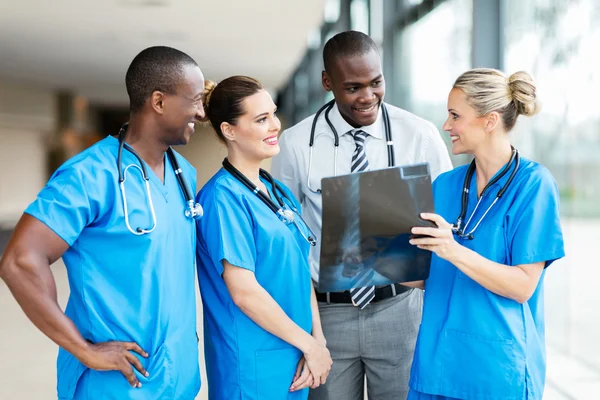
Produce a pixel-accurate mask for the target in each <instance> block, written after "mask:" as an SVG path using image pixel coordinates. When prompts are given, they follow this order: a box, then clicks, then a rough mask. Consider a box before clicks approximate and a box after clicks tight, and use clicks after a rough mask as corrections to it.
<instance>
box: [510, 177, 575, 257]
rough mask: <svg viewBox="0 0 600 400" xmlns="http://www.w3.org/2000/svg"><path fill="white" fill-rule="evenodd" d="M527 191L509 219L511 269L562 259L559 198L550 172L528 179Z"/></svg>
mask: <svg viewBox="0 0 600 400" xmlns="http://www.w3.org/2000/svg"><path fill="white" fill-rule="evenodd" d="M526 187H527V188H528V190H526V191H524V192H521V194H520V195H519V197H518V201H519V203H520V204H519V207H517V208H516V209H515V211H514V212H513V213H512V214H511V215H509V218H512V219H513V221H512V223H511V224H509V226H510V229H509V233H508V235H507V237H508V238H512V240H510V242H509V245H510V246H511V252H510V256H511V258H512V259H511V265H522V264H533V263H536V262H542V261H545V263H546V265H545V266H546V267H547V266H549V265H550V264H551V263H552V262H553V261H554V260H556V259H558V258H561V257H563V256H564V250H563V239H562V230H561V226H560V218H559V194H558V187H557V186H556V182H555V181H554V179H553V178H552V176H551V175H550V172H549V171H548V170H547V169H545V168H543V167H541V166H540V167H539V168H538V169H537V171H536V174H532V175H531V176H530V177H529V182H528V184H527V185H526Z"/></svg>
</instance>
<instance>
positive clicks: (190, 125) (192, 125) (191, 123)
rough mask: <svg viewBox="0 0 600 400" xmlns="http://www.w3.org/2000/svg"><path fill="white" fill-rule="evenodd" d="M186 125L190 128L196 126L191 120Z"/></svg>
mask: <svg viewBox="0 0 600 400" xmlns="http://www.w3.org/2000/svg"><path fill="white" fill-rule="evenodd" d="M188 126H189V127H190V128H192V129H194V127H195V126H196V124H194V123H193V122H190V123H189V124H188Z"/></svg>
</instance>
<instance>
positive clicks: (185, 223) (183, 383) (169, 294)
mask: <svg viewBox="0 0 600 400" xmlns="http://www.w3.org/2000/svg"><path fill="white" fill-rule="evenodd" d="M117 148H118V140H117V139H116V138H114V137H107V138H106V139H103V140H101V141H100V142H98V143H96V144H95V145H94V146H92V147H90V148H89V149H87V150H85V151H83V152H82V153H80V154H78V155H77V156H75V157H73V158H71V159H70V160H68V161H67V162H66V163H65V164H64V165H62V166H61V167H60V168H59V169H58V170H57V171H56V172H55V173H54V174H53V176H52V177H51V178H50V181H49V182H48V184H47V185H46V187H45V188H44V189H43V190H42V191H41V192H40V193H39V195H38V197H37V199H36V200H35V201H34V202H33V203H32V204H31V205H30V206H29V207H28V208H27V210H26V211H25V212H26V213H28V214H30V215H32V216H33V217H35V218H37V219H39V220H40V221H42V222H43V223H44V224H46V225H47V226H48V227H49V228H50V229H52V230H53V231H54V232H55V233H56V234H57V235H59V236H60V237H61V238H62V239H63V240H64V241H65V242H67V243H68V244H69V246H70V247H69V249H68V250H67V251H66V252H65V253H64V255H63V260H64V263H65V265H66V268H67V273H68V278H69V286H70V289H71V293H70V296H69V301H68V304H67V309H66V315H67V316H68V317H69V318H71V320H72V321H73V323H74V324H75V325H76V326H77V328H78V329H79V331H80V332H81V335H82V336H83V337H84V338H85V339H87V340H90V341H92V342H94V343H98V342H106V341H114V340H116V341H132V342H136V343H138V344H139V345H140V346H141V347H142V349H144V350H145V351H146V352H147V353H148V354H149V355H150V356H149V357H148V358H142V357H141V356H138V358H139V359H140V360H141V362H142V365H143V366H144V368H146V370H147V371H148V372H149V374H150V376H149V377H148V378H146V377H144V376H142V375H141V374H140V373H139V372H137V370H135V368H134V371H135V372H136V375H137V378H138V379H139V381H140V382H141V383H142V387H141V388H132V387H131V386H130V385H129V383H128V382H127V380H126V378H125V377H124V376H123V375H122V374H121V373H120V372H118V371H108V372H100V371H93V370H89V369H87V368H86V367H85V366H84V365H83V364H81V363H80V362H79V361H78V360H77V359H76V358H75V357H73V356H72V355H71V354H70V353H68V352H66V351H65V350H63V349H60V350H59V354H58V361H57V371H58V388H57V389H58V397H59V399H73V398H76V399H88V398H90V399H91V398H93V399H119V400H121V399H157V400H158V399H161V400H165V399H193V398H194V397H195V396H196V394H197V393H198V390H199V388H200V374H199V365H198V347H197V336H196V311H195V295H196V294H195V285H194V248H195V247H194V246H195V241H196V230H195V226H194V222H193V221H192V220H191V219H188V218H186V217H185V216H184V209H185V201H184V198H183V196H182V194H181V189H180V188H179V186H178V184H177V179H176V177H175V174H174V172H173V168H172V166H171V164H170V163H169V160H168V157H165V179H164V184H163V183H162V182H161V181H160V180H159V179H158V177H157V176H156V175H155V174H154V173H153V172H152V170H151V169H150V167H149V166H148V165H146V169H147V171H148V175H149V178H150V190H151V195H152V200H153V202H154V208H155V211H156V220H157V224H156V229H155V230H154V231H153V232H151V233H149V234H146V235H142V236H135V235H133V234H132V233H131V232H129V230H128V229H127V227H126V225H125V219H124V212H123V199H122V196H121V192H120V190H119V184H118V169H117ZM122 157H123V162H122V168H123V169H124V168H125V167H126V166H128V165H130V164H134V165H138V166H139V165H140V164H139V161H138V160H137V158H135V156H133V154H131V153H130V152H129V151H127V150H125V149H124V150H123V156H122ZM177 159H178V161H179V163H180V166H181V168H182V169H183V171H184V172H183V173H184V174H185V178H186V179H187V182H188V184H189V185H190V189H191V190H195V187H196V171H195V170H194V168H193V167H192V166H191V165H190V164H189V163H188V162H187V161H185V160H184V159H183V158H182V157H181V156H179V155H177ZM125 188H126V196H127V203H128V211H129V219H130V223H131V226H132V228H133V229H135V228H136V227H138V226H140V227H142V228H149V227H151V226H152V219H151V214H150V210H149V208H148V203H147V194H146V189H145V186H144V184H143V180H142V175H141V172H140V171H139V170H138V169H135V168H133V167H132V168H130V169H129V170H128V171H127V175H126V181H125ZM80 378H81V379H80Z"/></svg>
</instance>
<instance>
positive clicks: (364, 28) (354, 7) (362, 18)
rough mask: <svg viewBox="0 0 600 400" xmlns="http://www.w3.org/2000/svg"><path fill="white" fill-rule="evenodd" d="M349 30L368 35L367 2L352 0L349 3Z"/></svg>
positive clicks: (365, 0) (366, 0)
mask: <svg viewBox="0 0 600 400" xmlns="http://www.w3.org/2000/svg"><path fill="white" fill-rule="evenodd" d="M350 29H352V30H354V31H359V32H363V33H366V34H367V35H368V34H369V4H368V0H352V3H350Z"/></svg>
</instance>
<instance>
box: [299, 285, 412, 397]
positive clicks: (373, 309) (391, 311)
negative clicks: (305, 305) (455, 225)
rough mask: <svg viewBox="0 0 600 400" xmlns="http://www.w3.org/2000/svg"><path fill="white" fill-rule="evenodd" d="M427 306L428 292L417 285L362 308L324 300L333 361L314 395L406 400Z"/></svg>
mask: <svg viewBox="0 0 600 400" xmlns="http://www.w3.org/2000/svg"><path fill="white" fill-rule="evenodd" d="M422 310H423V291H422V290H420V289H412V290H409V291H407V292H404V293H400V294H399V295H397V296H395V297H392V298H389V299H385V300H383V301H380V302H376V303H371V304H369V305H368V306H367V307H366V308H364V309H363V310H360V309H359V308H358V307H354V306H353V305H352V304H334V303H331V304H327V303H321V302H319V311H320V314H321V322H322V325H323V331H324V332H325V338H326V339H327V347H328V348H329V351H330V352H331V358H332V359H333V366H332V368H331V372H330V373H329V376H328V378H327V383H326V384H325V385H323V386H321V387H319V388H317V389H314V390H311V391H310V396H309V400H362V399H363V397H364V392H365V388H364V382H365V376H366V381H367V393H368V399H369V400H404V399H406V397H407V395H408V379H409V375H410V367H411V364H412V359H413V353H414V350H415V344H416V340H417V333H418V331H419V325H420V324H421V315H422Z"/></svg>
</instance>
